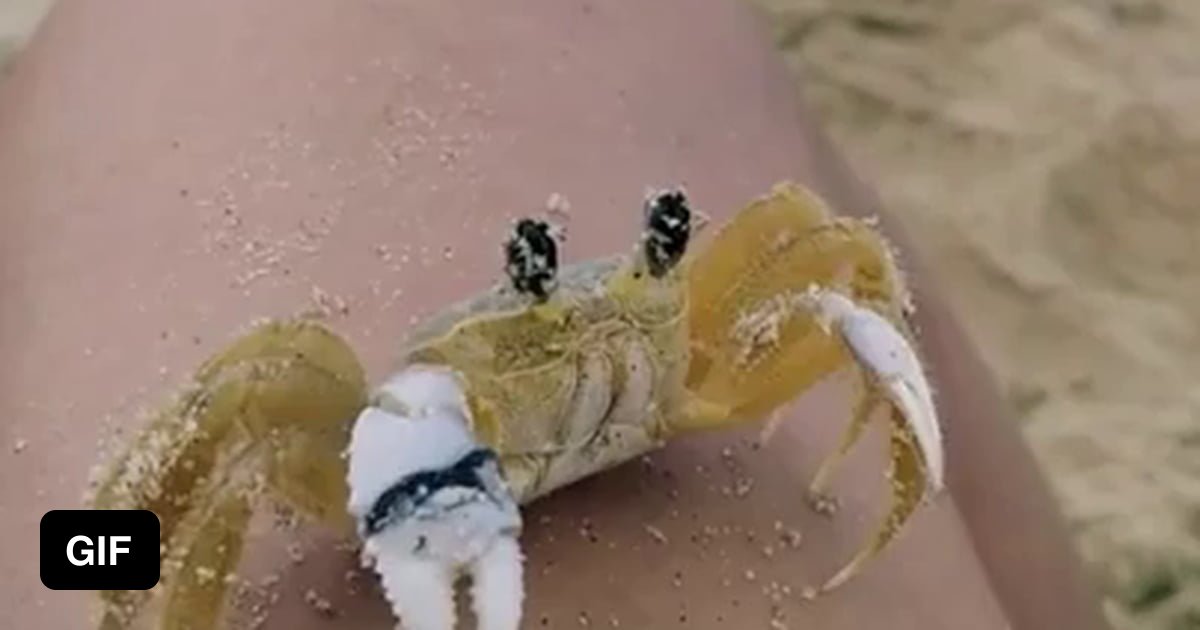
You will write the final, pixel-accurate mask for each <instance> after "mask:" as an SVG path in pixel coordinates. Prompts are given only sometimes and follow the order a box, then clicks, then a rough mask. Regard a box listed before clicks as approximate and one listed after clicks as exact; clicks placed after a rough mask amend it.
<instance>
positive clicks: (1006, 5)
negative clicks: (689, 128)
mask: <svg viewBox="0 0 1200 630" xmlns="http://www.w3.org/2000/svg"><path fill="white" fill-rule="evenodd" d="M749 1H751V2H753V3H754V6H755V7H756V8H757V9H758V10H759V11H761V13H762V15H763V16H765V18H766V19H767V21H768V23H769V25H770V27H771V29H772V31H773V36H774V38H775V42H776V43H777V45H778V46H779V48H780V49H781V51H782V53H783V54H784V55H785V56H786V58H787V61H788V63H789V65H790V66H791V67H792V69H793V70H794V71H795V73H796V76H797V77H798V78H799V77H803V83H804V87H805V90H806V92H807V97H808V98H809V100H810V101H812V102H813V103H814V104H815V105H816V106H817V109H818V111H819V112H820V113H821V115H822V116H823V117H824V119H825V121H826V125H827V127H828V128H829V129H830V130H831V132H832V134H833V135H834V137H835V139H836V140H837V141H838V143H839V144H840V146H841V147H842V148H843V149H844V150H845V151H846V152H847V153H848V154H849V157H850V158H851V161H852V162H854V163H855V165H856V166H857V168H858V169H859V170H860V172H862V174H863V175H864V176H865V179H867V180H868V181H872V182H874V183H875V184H876V185H877V186H878V188H879V189H880V192H881V194H882V196H883V198H884V200H885V202H886V203H887V205H888V206H889V210H890V211H891V212H893V213H895V214H896V215H897V216H899V217H901V218H902V220H903V221H904V222H905V223H906V224H907V226H908V228H909V230H910V232H911V233H912V235H913V236H914V237H915V238H916V240H917V242H918V244H919V245H920V246H921V247H922V249H923V250H924V254H925V256H926V257H927V258H928V259H929V261H930V262H931V263H933V266H934V267H935V269H936V271H937V273H939V274H940V279H941V281H942V282H943V283H944V285H945V286H946V287H947V290H948V292H949V295H950V297H951V299H952V301H953V302H954V304H955V306H956V307H957V310H958V312H959V313H960V314H961V315H962V316H963V318H964V320H965V321H964V323H965V325H966V326H967V328H968V330H969V331H970V333H971V335H972V337H973V338H974V340H975V342H976V344H977V345H978V346H979V347H980V349H981V350H982V352H983V354H984V356H985V358H986V359H987V361H988V363H989V364H990V365H991V368H992V370H993V371H994V373H995V374H996V376H997V378H998V379H999V381H1000V383H1001V385H1002V386H1003V388H1004V390H1005V392H1006V393H1007V398H1008V402H1009V404H1010V405H1011V406H1012V408H1013V410H1014V417H1015V418H1016V419H1017V421H1019V422H1020V423H1021V424H1022V427H1023V429H1024V431H1025V434H1026V435H1027V436H1028V437H1029V439H1030V441H1031V442H1032V443H1033V446H1034V448H1035V450H1036V452H1037V455H1038V457H1039V460H1040V461H1041V464H1042V465H1043V467H1044V469H1045V470H1046V472H1047V473H1048V475H1049V477H1050V479H1051V481H1052V483H1053V484H1054V489H1055V491H1056V492H1057V494H1058V496H1059V498H1060V499H1061V502H1062V505H1063V509H1064V511H1065V512H1066V514H1067V517H1068V519H1069V522H1070V525H1071V527H1072V530H1073V532H1074V534H1075V540H1076V542H1077V544H1078V545H1079V549H1080V551H1081V553H1082V554H1083V556H1084V558H1085V560H1086V562H1087V564H1088V568H1089V569H1090V571H1091V574H1092V575H1093V576H1094V577H1095V579H1096V580H1097V583H1098V584H1099V585H1100V587H1101V588H1102V590H1103V593H1104V595H1105V609H1106V613H1107V614H1108V616H1109V618H1110V619H1111V620H1112V621H1113V622H1114V624H1116V625H1117V627H1118V628H1121V629H1122V630H1126V629H1129V630H1132V629H1134V628H1139V629H1142V628H1145V629H1154V630H1197V629H1200V255H1197V254H1200V115H1198V114H1200V2H1198V1H1197V0H1005V1H1000V0H749ZM48 5H49V0H0V66H3V63H4V59H5V58H6V57H10V56H11V55H12V54H14V53H15V52H16V51H18V50H19V48H20V45H21V42H22V41H23V40H24V38H25V37H26V36H27V35H28V33H29V32H30V31H31V29H32V28H33V27H34V26H35V24H36V22H37V20H38V19H39V18H40V17H41V16H42V14H43V12H44V10H45V9H46V8H47V7H48ZM1189 114H1190V115H1189ZM950 439H953V436H950Z"/></svg>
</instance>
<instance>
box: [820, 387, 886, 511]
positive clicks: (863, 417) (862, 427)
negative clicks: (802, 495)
mask: <svg viewBox="0 0 1200 630" xmlns="http://www.w3.org/2000/svg"><path fill="white" fill-rule="evenodd" d="M855 390H856V391H855V394H854V397H855V402H854V412H853V416H851V418H850V424H848V425H847V426H846V430H845V431H843V432H842V437H841V440H839V442H838V445H837V449H835V450H834V451H833V452H832V453H830V454H829V455H828V456H827V457H826V458H825V459H824V460H822V461H821V464H820V466H818V467H817V472H816V473H815V474H813V478H812V481H811V482H810V483H809V486H808V496H809V500H810V502H811V503H812V504H813V507H814V508H816V509H818V510H824V509H825V506H828V505H830V504H831V501H832V499H831V498H830V495H829V482H830V479H831V478H832V477H833V473H834V471H835V470H836V468H837V467H838V465H839V464H841V462H842V460H843V459H845V458H846V455H848V454H849V453H850V450H851V449H852V448H853V447H854V445H855V444H856V443H857V442H858V440H859V438H861V437H862V435H863V432H865V431H866V430H867V427H868V426H869V425H870V422H871V413H872V412H873V411H875V408H876V406H877V405H878V404H879V402H880V401H879V397H878V395H876V394H875V391H874V389H873V388H872V387H871V386H870V385H869V384H868V382H867V380H866V378H860V379H858V383H857V387H856V388H855Z"/></svg>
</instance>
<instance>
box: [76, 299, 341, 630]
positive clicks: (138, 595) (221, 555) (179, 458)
mask: <svg viewBox="0 0 1200 630" xmlns="http://www.w3.org/2000/svg"><path fill="white" fill-rule="evenodd" d="M194 380H195V383H194V385H193V386H192V387H191V388H190V389H189V390H188V391H187V392H186V393H185V394H184V395H182V396H181V397H180V398H179V400H178V402H177V403H175V404H174V405H171V406H169V407H167V408H166V409H164V410H163V411H161V412H160V413H159V414H158V415H157V416H156V417H155V419H154V420H153V421H152V422H151V423H150V425H149V426H148V427H147V428H146V429H144V430H143V431H142V432H141V433H139V434H138V435H137V436H135V438H134V440H133V441H132V442H131V443H130V445H129V447H128V448H127V450H126V451H125V452H124V453H123V454H121V455H120V456H119V457H117V458H116V459H115V460H114V461H113V462H112V464H111V466H110V468H109V471H108V474H107V476H106V477H105V479H104V480H103V481H102V482H101V484H100V485H99V487H98V488H97V491H96V494H95V497H94V499H93V501H92V504H93V506H94V507H96V508H98V509H148V510H151V511H153V512H154V513H155V514H156V515H158V517H159V521H160V523H161V532H162V539H163V541H164V543H165V545H166V554H165V558H164V560H163V570H162V583H163V585H164V586H165V587H166V592H167V601H166V607H165V609H164V617H163V620H162V622H161V624H160V625H161V626H162V627H164V628H174V627H189V628H193V629H196V630H202V629H205V628H214V627H216V625H217V622H218V621H217V620H218V619H219V614H220V611H221V603H222V599H223V596H224V593H225V586H226V583H225V579H226V577H227V575H228V574H229V573H231V572H232V571H233V570H234V569H235V568H236V566H237V561H238V558H239V556H240V550H241V544H242V536H243V533H244V531H245V528H246V524H247V522H248V519H249V517H250V512H251V509H252V504H253V499H254V496H255V495H256V494H257V493H258V492H260V491H264V490H265V491H268V492H271V493H273V494H275V495H276V496H278V497H279V498H282V499H284V500H286V501H289V502H290V503H292V504H293V505H294V506H295V507H297V508H298V509H299V510H300V511H301V513H303V514H305V515H308V516H311V517H314V518H317V519H319V520H322V521H324V522H326V523H330V524H342V523H343V522H344V517H342V515H343V514H344V506H345V502H346V491H345V481H344V479H345V463H344V462H343V461H342V460H341V458H340V453H341V452H342V450H343V449H344V448H345V444H346V442H347V440H348V436H349V428H350V422H351V421H352V420H353V418H354V416H355V414H356V413H357V412H358V410H359V409H360V408H361V407H362V406H363V404H364V401H365V386H364V382H363V375H362V371H361V369H360V368H359V367H358V364H357V361H356V360H355V358H354V354H353V353H352V352H351V351H350V349H349V348H348V347H347V346H346V345H345V344H344V343H343V342H342V341H341V340H340V339H338V338H337V337H335V336H334V335H332V334H331V333H329V332H328V331H326V330H324V329H323V328H321V327H319V326H317V325H315V324H312V323H306V322H285V323H270V324H266V325H264V326H261V327H259V328H258V329H256V330H254V331H253V332H251V333H249V334H247V335H246V336H244V337H242V338H241V339H239V340H238V341H237V342H235V343H234V344H232V345H231V346H230V347H229V348H227V349H226V350H225V351H224V352H222V353H220V354H218V355H217V356H215V357H213V359H211V360H210V361H209V362H207V363H206V364H204V365H203V366H202V367H201V368H200V369H199V370H198V371H197V373H196V376H195V379H194ZM264 479H265V480H266V487H265V488H264V487H260V485H259V484H260V481H261V480H264ZM101 598H102V600H103V601H104V603H105V612H104V618H103V621H102V623H101V627H102V628H124V627H127V626H128V625H129V624H130V623H131V622H133V621H135V620H136V619H137V618H138V615H139V613H140V611H141V607H142V605H143V604H144V603H145V601H146V598H147V593H145V592H127V591H105V592H103V593H102V595H101Z"/></svg>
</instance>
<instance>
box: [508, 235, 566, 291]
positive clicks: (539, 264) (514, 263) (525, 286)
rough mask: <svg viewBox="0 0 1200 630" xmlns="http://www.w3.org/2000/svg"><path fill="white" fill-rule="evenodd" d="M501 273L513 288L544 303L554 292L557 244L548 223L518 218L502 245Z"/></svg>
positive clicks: (556, 271) (556, 269) (556, 272)
mask: <svg viewBox="0 0 1200 630" xmlns="http://www.w3.org/2000/svg"><path fill="white" fill-rule="evenodd" d="M504 257H505V266H504V271H505V273H507V274H508V277H509V279H510V280H511V281H512V284H513V288H515V289H516V290H517V291H518V292H520V293H522V294H531V295H533V296H534V297H536V298H537V299H538V300H545V299H546V298H547V297H549V295H550V292H551V291H553V290H554V287H555V278H556V276H557V274H558V243H556V242H555V240H554V235H553V234H552V233H551V229H550V224H549V223H546V222H545V221H540V220H537V219H521V220H520V221H518V222H517V224H516V226H515V227H514V228H513V233H512V236H511V237H509V239H508V241H507V242H506V243H505V244H504Z"/></svg>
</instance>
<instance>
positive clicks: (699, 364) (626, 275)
mask: <svg viewBox="0 0 1200 630" xmlns="http://www.w3.org/2000/svg"><path fill="white" fill-rule="evenodd" d="M692 222H693V212H692V211H691V210H690V208H689V207H688V201H687V199H686V198H685V196H684V195H683V193H682V192H681V191H678V190H671V191H665V192H659V193H656V194H653V195H651V196H649V197H648V198H647V200H646V204H645V226H646V227H645V231H644V233H643V237H642V240H641V243H640V244H639V247H638V248H637V250H636V252H635V253H634V254H633V255H631V256H623V257H616V258H613V259H610V260H601V261H586V262H583V263H579V264H575V265H570V266H566V267H564V268H562V269H561V270H559V268H558V261H557V245H556V243H555V241H554V238H553V235H552V232H551V230H550V228H549V226H547V225H546V224H545V223H543V222H540V221H536V220H531V219H526V220H522V221H521V222H519V223H518V224H517V226H516V229H515V231H514V235H513V237H512V239H511V240H510V241H509V242H508V243H507V246H506V248H505V251H506V255H507V259H508V265H507V267H506V271H507V272H508V276H509V278H508V282H506V283H503V284H501V285H499V286H497V287H495V288H493V289H491V290H489V291H486V292H484V293H482V294H480V295H478V296H476V297H473V298H471V299H469V300H467V301H465V302H463V303H461V304H458V305H455V306H452V307H450V308H448V309H446V310H444V311H443V312H441V313H440V314H439V315H437V316H436V317H434V318H433V319H432V320H431V321H429V322H427V323H426V324H425V325H423V326H421V327H420V328H419V329H417V330H416V331H414V332H413V333H412V335H411V337H410V339H409V340H408V341H407V342H406V344H405V347H404V348H405V349H404V350H403V352H402V355H401V361H400V365H399V367H398V368H397V370H396V371H395V372H394V373H393V375H392V376H391V377H390V378H388V379H387V380H386V381H385V382H384V383H383V384H382V385H380V386H379V387H377V388H375V389H373V390H370V391H369V390H368V387H367V384H366V382H365V380H364V377H363V371H362V368H361V367H360V366H359V362H358V360H357V359H356V358H355V355H354V353H353V351H352V350H351V349H350V348H349V347H348V346H347V345H346V344H345V343H344V342H343V341H341V340H340V339H339V338H338V337H337V336H336V335H335V334H334V333H332V332H330V331H329V330H327V329H326V328H324V327H322V326H320V325H318V324H317V323H314V322H311V321H304V320H295V321H281V322H271V323H267V324H264V325H262V326H260V327H258V328H257V329H255V330H254V331H252V332H251V333H249V334H247V335H246V336H244V337H243V338H241V339H239V340H238V341H236V342H235V343H234V344H233V345H232V346H230V347H229V348H227V349H225V350H223V351H222V352H220V353H219V354H217V355H216V356H215V357H213V358H212V359H210V360H209V361H208V362H207V363H205V364H204V365H203V366H202V367H201V368H200V369H199V371H198V372H197V373H196V375H195V385H194V386H193V387H191V388H190V389H189V390H188V391H186V392H184V393H183V394H182V395H181V396H179V397H178V399H177V400H176V401H175V402H174V403H173V404H172V405H170V406H168V407H167V408H166V409H164V410H163V411H161V412H160V413H159V414H158V415H157V416H156V417H155V418H154V419H153V421H152V422H151V423H150V425H149V426H148V427H147V428H145V429H144V430H143V431H142V432H141V433H139V434H138V435H137V436H135V438H134V439H133V441H132V443H131V444H130V445H129V446H128V448H127V450H126V451H125V453H124V454H123V455H121V456H120V457H118V458H116V459H115V461H113V462H112V463H111V466H110V468H109V469H108V472H107V474H106V476H105V477H104V479H103V480H102V482H101V484H100V485H99V487H98V490H97V492H96V495H95V498H94V506H95V507H97V508H102V509H133V508H142V509H150V510H153V511H154V512H155V513H157V514H158V516H159V519H160V521H161V524H162V540H163V545H164V549H165V554H164V559H163V565H162V586H161V587H160V589H161V590H162V591H163V593H162V595H161V597H162V601H161V621H160V625H161V627H163V628H177V627H183V626H186V627H189V628H194V629H202V628H212V627H215V625H216V624H217V622H218V620H219V615H220V613H221V609H222V603H223V600H224V596H225V591H226V587H227V585H226V581H225V580H224V579H222V578H223V577H224V576H225V575H227V574H229V573H231V572H232V571H233V569H235V568H236V565H237V562H238V560H239V557H240V554H241V546H242V539H243V533H244V530H245V529H246V526H247V523H248V521H249V519H250V516H251V513H252V509H253V504H254V497H255V496H256V495H258V494H259V493H263V492H265V493H270V494H271V495H273V496H275V497H278V498H280V499H283V500H285V501H287V502H289V503H290V504H292V505H294V506H295V507H296V508H297V509H298V510H299V511H300V512H302V513H303V514H306V515H308V516H311V517H314V518H315V519H317V520H319V521H322V522H325V523H328V524H331V525H334V526H337V527H344V528H349V527H354V528H355V529H356V531H357V533H358V535H359V537H360V538H361V539H362V541H363V552H362V553H363V556H364V559H365V560H367V561H369V562H371V563H373V564H374V566H375V569H376V571H377V572H378V573H379V574H380V577H381V580H382V583H383V586H384V590H385V592H386V594H387V597H388V599H389V601H390V602H391V604H392V609H393V611H394V613H395V614H396V615H397V617H398V618H399V619H400V620H401V622H402V623H403V624H404V627H406V628H408V629H409V630H451V628H453V626H454V624H455V615H454V605H453V589H454V583H455V581H456V579H457V577H458V576H459V575H460V574H462V573H469V574H470V575H471V577H472V582H473V584H474V607H475V612H476V616H477V618H478V619H479V623H480V627H481V628H485V629H488V630H516V628H517V627H518V625H519V622H520V617H521V604H522V598H523V590H522V589H523V587H522V556H521V552H520V548H519V546H518V543H517V538H518V534H519V532H520V528H521V516H520V511H519V508H518V506H519V505H520V504H523V503H526V502H528V501H531V500H533V499H535V498H537V497H538V496H541V495H544V494H545V493H548V492H550V491H552V490H555V489H558V488H561V487H563V486H566V485H568V484H570V483H572V482H574V481H576V480H578V479H580V478H582V477H585V476H588V475H591V474H593V473H596V472H598V471H600V470H603V469H605V468H608V467H611V466H614V465H616V464H619V463H621V462H624V461H627V460H629V459H630V458H633V457H636V456H638V455H641V454H644V453H646V452H648V451H650V450H652V449H655V448H657V447H659V446H661V445H662V444H664V443H665V442H666V441H667V440H668V439H670V438H671V437H673V436H675V435H678V434H681V433H686V432H689V431H693V430H697V429H706V428H714V427H722V426H728V425H733V424H736V423H743V422H751V421H756V420H761V419H764V418H766V417H768V416H770V414H771V413H772V412H773V411H774V410H775V409H777V408H778V407H780V406H781V405H783V404H784V403H787V402H788V401H790V400H792V399H794V398H796V397H797V396H798V395H799V394H800V393H802V392H803V391H805V390H806V389H807V388H809V387H810V386H812V385H813V384H815V383H816V382H817V381H819V380H820V379H822V378H823V377H825V376H827V375H829V374H831V373H833V372H835V371H837V370H839V369H841V368H843V367H845V366H846V365H847V364H850V363H852V362H853V363H854V364H856V365H857V366H858V368H859V370H858V372H859V373H860V374H861V375H862V379H861V387H860V388H859V390H858V396H857V400H856V402H855V405H854V409H853V413H852V418H851V421H850V425H849V428H848V429H847V430H846V433H845V436H844V438H843V441H842V443H841V445H840V446H839V448H838V450H837V451H836V452H835V453H834V454H832V455H831V456H830V457H828V458H827V459H826V461H825V462H823V463H822V465H821V467H820V469H819V471H818V473H817V476H816V479H815V480H814V481H813V484H812V486H811V487H810V489H809V492H810V496H811V497H814V498H816V497H820V496H823V493H824V490H825V487H826V482H827V480H828V478H829V474H830V472H831V471H832V469H833V467H834V465H835V464H836V463H837V461H838V460H839V459H840V458H841V456H842V455H844V454H845V453H846V452H847V451H848V450H849V448H850V446H851V445H852V444H853V443H854V442H855V440H856V439H857V438H858V437H859V435H861V433H862V429H863V428H864V426H865V424H866V423H867V421H868V419H869V418H870V417H872V413H871V412H872V410H873V409H875V408H876V407H877V406H879V405H881V404H882V405H886V406H887V408H888V409H889V410H890V412H889V415H888V417H889V418H890V422H891V427H892V428H891V431H892V432H891V435H892V438H891V459H892V463H891V474H890V477H889V478H890V479H891V483H892V488H893V501H892V507H891V509H890V511H889V513H888V514H887V516H886V518H885V520H884V521H883V523H882V524H881V525H880V526H879V528H878V530H877V532H876V533H875V534H874V536H873V537H872V538H871V540H870V541H869V542H868V543H867V544H866V545H865V546H864V547H863V548H862V549H861V550H860V551H859V552H858V553H857V554H856V555H855V556H854V557H853V558H852V559H851V560H850V561H849V562H848V563H847V564H846V566H845V567H844V568H843V569H842V570H840V571H839V572H838V573H837V574H836V575H834V576H833V577H832V578H830V579H829V580H828V581H827V582H826V583H825V585H824V586H823V588H822V590H828V589H832V588H834V587H836V586H838V585H839V584H841V583H843V582H845V581H846V580H848V579H850V578H851V577H852V576H853V575H854V574H856V573H857V572H858V571H859V570H860V569H861V567H862V566H863V565H864V563H865V562H866V561H867V560H869V559H870V558H871V557H873V556H874V555H876V554H877V553H878V552H879V551H880V550H881V549H882V548H883V547H884V546H885V545H886V544H887V543H888V542H889V541H890V540H892V539H893V538H894V537H895V536H896V535H897V533H898V531H899V530H900V528H901V526H902V525H903V523H904V522H905V521H906V520H907V519H908V517H909V516H910V515H911V514H912V512H913V511H914V510H915V509H916V508H917V506H918V505H919V504H920V503H921V500H922V497H928V496H932V495H933V494H934V493H936V492H937V491H938V490H939V489H940V488H941V483H942V473H943V471H942V468H943V464H942V445H941V435H940V432H939V428H938V422H937V417H936V413H935V409H934V406H933V402H932V396H931V393H930V388H929V385H928V383H927V382H926V379H925V376H924V374H923V371H922V368H921V363H920V361H919V359H918V356H917V354H916V352H915V350H914V348H913V345H912V343H911V342H910V338H911V331H909V330H908V328H907V325H906V318H905V315H906V313H907V309H908V300H909V295H908V292H907V290H906V289H905V287H904V283H903V279H902V277H901V274H900V273H899V271H898V269H897V268H896V266H895V263H894V261H893V258H892V255H891V251H890V249H889V247H888V245H887V243H886V241H885V240H884V239H883V238H882V236H881V235H880V234H879V233H878V232H877V231H876V230H875V229H874V228H873V227H872V226H871V225H870V224H868V223H867V222H864V221H859V220H855V219H849V218H841V217H835V216H833V215H832V214H831V213H830V212H829V211H828V210H827V209H826V208H825V206H824V205H823V204H822V203H821V202H820V200H818V199H817V198H816V197H815V196H813V195H812V194H810V193H808V192H807V191H805V190H804V189H802V188H800V187H798V186H794V185H779V186H777V187H776V188H775V189H774V190H773V191H772V192H771V194H770V195H768V196H766V197H764V198H761V199H758V200H756V201H754V202H752V203H751V204H750V205H749V206H748V207H746V208H745V209H743V210H742V211H741V212H740V213H739V214H738V215H737V216H735V217H734V218H733V220H732V221H731V222H730V223H729V224H728V225H727V226H725V227H724V228H723V229H721V230H720V231H719V232H718V233H717V234H716V236H715V237H714V238H713V240H712V241H711V242H709V243H708V244H707V245H706V246H705V247H704V248H703V249H701V250H700V251H699V252H698V253H689V252H686V249H687V246H688V244H689V240H690V238H691V236H692V231H693V225H692ZM148 598H149V595H148V593H146V592H141V591H109V592H104V593H102V600H103V602H104V604H105V606H104V612H103V618H102V621H101V627H102V628H112V629H115V628H124V627H126V626H127V625H128V624H130V623H131V622H133V621H134V620H135V619H137V618H138V617H139V615H141V613H143V612H144V611H143V608H145V606H144V604H145V603H146V601H147V599H148Z"/></svg>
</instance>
